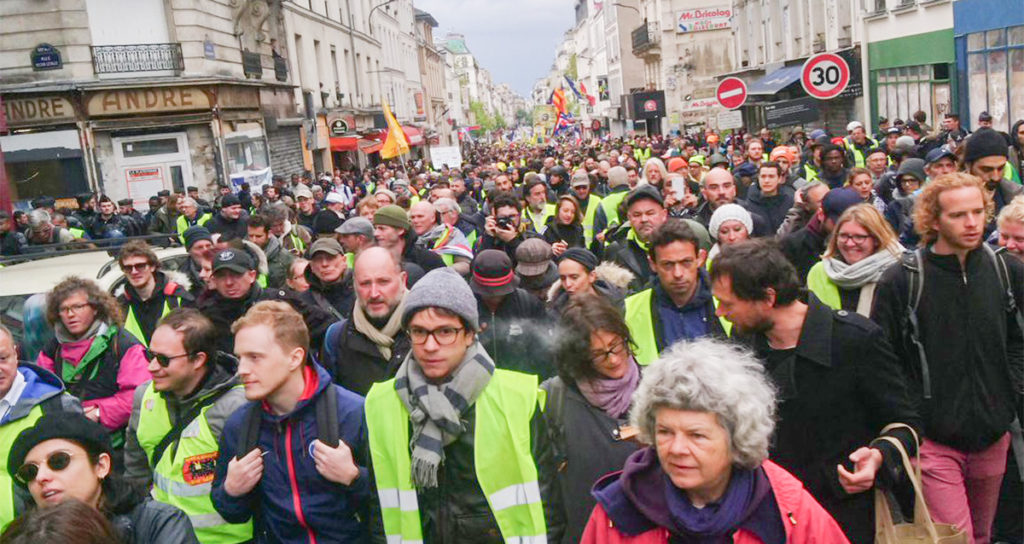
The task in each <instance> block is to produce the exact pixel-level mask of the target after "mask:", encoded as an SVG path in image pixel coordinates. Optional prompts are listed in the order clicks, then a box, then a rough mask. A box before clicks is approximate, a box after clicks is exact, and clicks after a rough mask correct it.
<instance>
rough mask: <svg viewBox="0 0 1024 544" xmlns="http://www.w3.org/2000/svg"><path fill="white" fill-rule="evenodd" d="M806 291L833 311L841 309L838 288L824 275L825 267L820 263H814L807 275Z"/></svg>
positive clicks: (841, 302)
mask: <svg viewBox="0 0 1024 544" xmlns="http://www.w3.org/2000/svg"><path fill="white" fill-rule="evenodd" d="M807 289H809V290H810V291H811V292H812V293H814V294H815V296H817V297H818V300H820V301H822V302H823V303H824V304H825V305H826V306H828V307H829V308H832V309H833V310H842V309H843V300H842V298H841V297H840V296H839V287H837V286H836V284H835V283H832V280H830V279H829V277H828V274H826V273H825V265H824V263H822V262H821V261H818V262H817V263H814V266H812V267H811V271H810V272H808V273H807Z"/></svg>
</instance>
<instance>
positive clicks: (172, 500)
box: [136, 383, 252, 544]
mask: <svg viewBox="0 0 1024 544" xmlns="http://www.w3.org/2000/svg"><path fill="white" fill-rule="evenodd" d="M235 387H239V388H240V387H242V386H241V385H238V386H235ZM213 406H216V403H214V404H211V405H210V406H206V407H205V408H203V409H202V410H201V411H200V412H199V415H198V416H197V417H196V418H195V419H194V420H192V422H191V423H189V425H188V426H187V427H185V430H184V431H182V433H181V437H180V438H179V439H178V443H177V444H172V445H171V446H170V447H168V448H167V449H166V450H165V451H164V453H163V455H162V456H161V457H160V461H159V462H158V463H157V465H156V467H150V468H151V469H152V470H153V491H152V492H151V494H152V496H153V499H155V500H157V501H160V502H162V503H165V504H170V505H172V506H176V507H178V508H179V509H181V511H182V512H184V513H185V514H186V515H187V516H188V517H189V520H191V521H192V527H193V529H195V532H196V538H197V539H199V541H200V542H202V543H203V544H229V543H231V544H233V543H236V542H245V541H247V540H249V539H251V538H252V523H251V522H247V523H238V524H235V523H228V522H226V521H225V520H224V519H223V518H222V517H221V516H220V515H219V514H218V513H217V510H216V509H214V507H213V501H212V500H211V499H210V492H211V490H212V487H213V470H214V467H215V465H216V462H217V457H218V455H219V453H218V450H219V448H218V444H217V441H218V439H219V438H220V437H217V436H214V435H213V431H212V430H211V429H210V425H209V423H208V422H207V420H206V413H207V411H209V410H210V408H212V407H213ZM171 427H172V425H171V416H170V414H169V413H168V411H167V402H166V401H165V400H164V399H163V397H161V396H160V394H159V393H157V392H156V390H155V389H153V384H152V383H149V384H148V385H146V392H145V393H144V394H143V396H142V406H141V407H140V408H139V423H138V429H137V430H136V436H137V437H138V440H139V446H140V447H141V448H142V450H143V451H144V452H145V453H146V458H147V459H150V458H151V457H152V455H153V450H154V449H155V448H156V446H157V444H159V443H160V441H161V440H163V437H164V436H166V435H167V433H168V432H170V431H171Z"/></svg>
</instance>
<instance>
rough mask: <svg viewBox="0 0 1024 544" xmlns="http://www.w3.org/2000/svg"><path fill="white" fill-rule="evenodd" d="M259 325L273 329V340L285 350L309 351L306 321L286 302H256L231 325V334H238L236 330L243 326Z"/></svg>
mask: <svg viewBox="0 0 1024 544" xmlns="http://www.w3.org/2000/svg"><path fill="white" fill-rule="evenodd" d="M260 325H266V326H267V327H270V330H272V331H274V340H275V341H277V343H279V344H281V345H282V347H283V348H285V351H288V350H292V349H295V348H302V349H303V350H304V351H305V352H306V353H309V329H308V328H306V322H305V321H303V320H302V315H300V314H299V312H297V311H295V309H294V308H292V307H291V305H289V304H288V303H287V302H281V301H279V300H264V301H262V302H257V303H256V304H254V305H253V306H252V308H249V311H247V312H245V315H243V316H242V317H240V318H239V319H238V320H237V321H235V322H234V324H232V325H231V334H238V331H240V330H242V329H244V328H247V327H258V326H260Z"/></svg>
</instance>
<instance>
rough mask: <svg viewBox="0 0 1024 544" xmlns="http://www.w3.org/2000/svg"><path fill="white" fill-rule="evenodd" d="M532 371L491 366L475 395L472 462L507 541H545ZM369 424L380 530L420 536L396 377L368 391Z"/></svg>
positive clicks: (393, 539)
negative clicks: (532, 429) (535, 446)
mask: <svg viewBox="0 0 1024 544" xmlns="http://www.w3.org/2000/svg"><path fill="white" fill-rule="evenodd" d="M544 398H545V397H544V394H543V392H542V391H540V390H539V389H538V387H537V377H536V376H534V375H532V374H522V373H519V372H513V371H511V370H502V369H496V370H495V371H494V375H493V376H492V377H491V381H490V383H488V384H487V387H485V388H484V390H483V392H481V394H480V397H479V398H478V399H477V401H476V425H475V427H474V429H473V433H474V448H473V461H474V463H475V465H476V478H477V481H478V482H479V483H480V489H481V490H482V491H483V492H484V495H485V496H486V497H487V504H488V506H490V508H491V513H493V514H494V519H495V521H497V523H498V528H499V529H500V530H501V536H502V538H503V539H504V540H505V542H518V543H522V544H527V543H537V544H539V543H541V542H546V541H547V536H546V533H547V525H546V523H545V520H544V508H543V505H542V504H541V497H540V485H539V483H538V481H537V465H536V461H535V460H534V459H533V454H532V452H531V450H530V443H531V438H530V420H531V419H532V418H533V415H534V413H535V410H537V409H538V408H540V409H543V404H544ZM365 412H366V426H367V433H368V435H369V442H370V457H371V458H372V460H373V476H374V481H375V482H376V484H377V495H378V498H379V500H380V508H381V517H382V518H383V522H384V533H385V535H387V540H388V543H389V544H401V543H413V542H417V543H418V542H423V525H422V522H421V519H420V509H419V500H418V498H417V494H416V487H415V485H414V484H413V481H412V468H411V465H412V461H411V458H410V457H411V456H410V450H409V412H408V410H406V408H405V405H404V404H402V400H401V399H400V398H399V397H398V392H397V391H395V380H394V379H391V380H388V381H386V382H381V383H376V384H374V385H373V387H372V388H370V392H369V393H368V394H367V395H366V410H365Z"/></svg>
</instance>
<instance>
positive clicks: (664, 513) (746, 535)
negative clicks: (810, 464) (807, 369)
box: [582, 339, 848, 544]
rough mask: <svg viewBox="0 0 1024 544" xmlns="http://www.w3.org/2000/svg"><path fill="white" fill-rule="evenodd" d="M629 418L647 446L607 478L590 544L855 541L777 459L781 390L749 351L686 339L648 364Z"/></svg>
mask: <svg viewBox="0 0 1024 544" xmlns="http://www.w3.org/2000/svg"><path fill="white" fill-rule="evenodd" d="M630 421H631V423H632V424H633V425H634V426H636V427H637V429H638V430H639V433H640V434H639V436H640V440H641V442H643V443H644V444H648V447H646V448H644V449H641V450H639V451H637V452H636V453H634V454H633V455H631V456H630V457H629V459H628V460H627V461H626V464H625V467H624V468H623V470H622V471H621V472H616V473H613V474H609V475H607V476H605V477H604V478H602V479H600V480H599V481H598V482H597V483H596V484H595V485H594V489H593V495H594V497H595V498H596V499H597V506H596V507H595V508H594V512H593V513H592V514H591V516H590V522H589V523H588V524H587V528H586V530H585V531H584V533H583V539H582V542H584V543H588V544H611V543H618V542H623V543H625V542H629V543H631V544H647V543H650V544H655V543H659V544H660V543H668V542H676V541H678V542H699V543H707V544H719V543H730V542H731V543H737V544H754V543H760V544H783V543H790V544H802V543H809V542H828V543H830V544H835V543H846V542H848V540H847V538H846V536H845V535H844V534H843V531H842V529H840V528H839V525H838V524H836V522H835V520H833V519H832V517H831V516H829V514H828V512H826V511H825V510H824V509H823V508H822V507H821V505H819V504H818V503H817V502H815V500H814V498H813V497H811V495H810V494H809V493H807V491H806V490H804V488H803V484H801V483H800V481H799V480H797V479H796V478H795V477H793V476H792V475H791V474H789V473H788V472H786V471H785V470H783V469H782V468H780V467H778V466H777V465H775V464H774V463H772V462H771V461H769V460H767V457H768V443H769V440H770V438H771V435H772V431H773V430H774V428H775V390H774V388H773V387H772V385H771V382H770V381H769V379H768V378H767V377H766V376H765V375H764V373H763V370H762V365H761V363H760V362H759V361H758V360H757V359H756V358H755V357H754V356H753V354H751V353H750V352H748V351H746V350H743V349H742V348H739V347H737V346H734V345H731V344H726V343H723V342H721V341H718V340H713V339H701V340H697V341H695V342H688V343H687V342H681V343H678V344H676V345H675V346H673V347H672V348H670V349H669V350H668V351H666V352H665V353H664V354H663V355H662V357H661V359H659V360H658V361H657V362H656V363H654V364H652V365H650V366H648V367H647V368H646V369H645V371H644V375H643V379H642V380H641V382H640V386H639V388H638V389H637V391H636V393H635V395H634V401H633V408H632V410H631V411H630Z"/></svg>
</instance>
